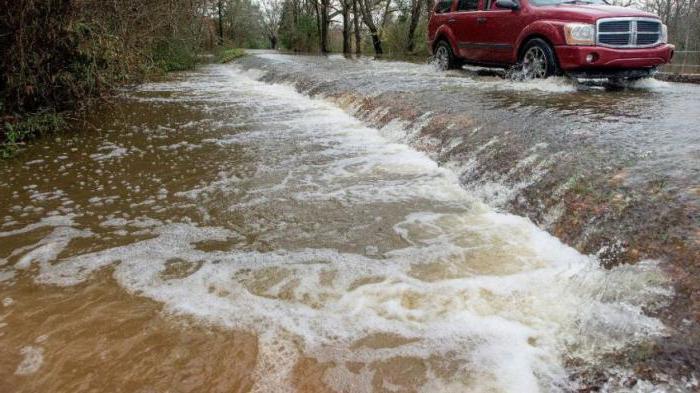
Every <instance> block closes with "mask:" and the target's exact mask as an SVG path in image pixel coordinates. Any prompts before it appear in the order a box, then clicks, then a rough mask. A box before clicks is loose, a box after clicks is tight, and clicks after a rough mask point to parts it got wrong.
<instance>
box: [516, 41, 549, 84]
mask: <svg viewBox="0 0 700 393" xmlns="http://www.w3.org/2000/svg"><path fill="white" fill-rule="evenodd" d="M520 62H521V64H522V66H523V71H522V72H523V78H524V79H544V78H547V77H550V76H552V75H558V74H559V65H558V64H557V58H556V55H555V54H554V49H552V47H551V46H550V45H549V44H548V43H547V42H546V41H544V40H542V39H539V38H535V39H532V40H530V41H528V43H527V44H526V45H525V47H524V48H523V51H522V56H521V58H520Z"/></svg>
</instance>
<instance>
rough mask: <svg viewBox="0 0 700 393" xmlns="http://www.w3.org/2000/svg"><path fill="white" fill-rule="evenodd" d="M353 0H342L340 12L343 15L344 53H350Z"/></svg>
mask: <svg viewBox="0 0 700 393" xmlns="http://www.w3.org/2000/svg"><path fill="white" fill-rule="evenodd" d="M351 1H352V0H340V13H341V15H342V16H343V53H345V54H348V53H350V29H351V25H350V7H351V4H350V2H351Z"/></svg>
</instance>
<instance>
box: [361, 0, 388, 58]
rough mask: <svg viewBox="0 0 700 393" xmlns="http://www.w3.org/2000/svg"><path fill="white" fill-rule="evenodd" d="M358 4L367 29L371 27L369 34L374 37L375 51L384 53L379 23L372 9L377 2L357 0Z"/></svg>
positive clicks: (379, 53) (377, 53) (378, 53)
mask: <svg viewBox="0 0 700 393" xmlns="http://www.w3.org/2000/svg"><path fill="white" fill-rule="evenodd" d="M357 4H358V5H359V6H360V7H359V8H360V12H362V20H363V21H364V22H365V26H367V29H369V34H370V36H371V37H372V46H373V47H374V53H375V54H376V55H378V56H379V55H381V54H382V53H383V51H382V40H381V38H380V37H379V30H378V29H377V25H376V24H375V23H374V20H373V19H372V11H373V9H374V7H375V6H376V5H377V3H375V2H374V1H373V0H357Z"/></svg>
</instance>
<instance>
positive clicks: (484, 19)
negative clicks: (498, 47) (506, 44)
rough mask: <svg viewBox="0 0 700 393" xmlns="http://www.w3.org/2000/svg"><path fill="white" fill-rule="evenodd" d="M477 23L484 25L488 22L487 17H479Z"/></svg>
mask: <svg viewBox="0 0 700 393" xmlns="http://www.w3.org/2000/svg"><path fill="white" fill-rule="evenodd" d="M476 23H478V24H480V25H483V24H484V23H486V18H484V17H478V18H476Z"/></svg>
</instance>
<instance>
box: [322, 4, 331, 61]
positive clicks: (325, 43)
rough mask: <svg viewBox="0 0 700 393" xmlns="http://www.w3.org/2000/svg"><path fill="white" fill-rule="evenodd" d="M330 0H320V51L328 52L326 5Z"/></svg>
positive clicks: (328, 21)
mask: <svg viewBox="0 0 700 393" xmlns="http://www.w3.org/2000/svg"><path fill="white" fill-rule="evenodd" d="M329 2H330V0H321V53H328V24H329V23H330V20H329V17H328V6H329V4H328V3H329Z"/></svg>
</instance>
